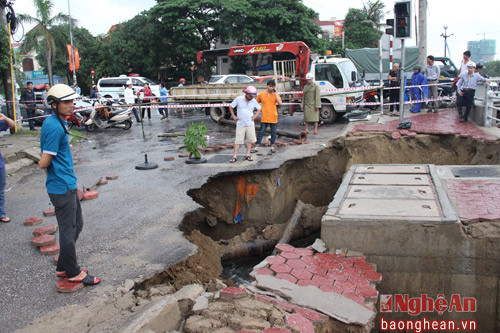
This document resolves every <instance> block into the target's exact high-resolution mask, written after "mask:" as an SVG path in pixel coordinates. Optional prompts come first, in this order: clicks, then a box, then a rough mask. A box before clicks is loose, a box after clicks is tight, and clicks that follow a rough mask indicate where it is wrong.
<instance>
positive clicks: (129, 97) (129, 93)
mask: <svg viewBox="0 0 500 333" xmlns="http://www.w3.org/2000/svg"><path fill="white" fill-rule="evenodd" d="M123 96H124V97H125V103H127V105H133V104H135V96H134V89H132V81H127V88H125V90H124V91H123ZM132 112H133V113H134V116H135V119H136V120H137V122H138V123H140V122H141V121H142V120H141V119H140V118H139V113H138V112H137V109H136V108H134V107H132Z"/></svg>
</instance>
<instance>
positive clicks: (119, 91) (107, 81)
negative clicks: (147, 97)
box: [97, 75, 160, 100]
mask: <svg viewBox="0 0 500 333" xmlns="http://www.w3.org/2000/svg"><path fill="white" fill-rule="evenodd" d="M128 81H132V89H133V90H134V93H137V92H138V91H139V90H140V89H142V88H143V87H144V84H145V83H148V84H149V88H151V91H152V92H153V95H154V96H160V86H159V85H158V84H156V83H155V82H154V81H152V80H150V79H148V78H145V77H142V76H135V75H133V76H132V75H131V76H127V75H120V76H119V77H106V78H101V79H99V81H98V82H97V90H98V91H99V95H101V96H102V97H105V98H113V99H115V100H118V99H120V98H123V91H124V90H125V88H126V86H127V82H128Z"/></svg>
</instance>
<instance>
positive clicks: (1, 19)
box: [0, 0, 15, 133]
mask: <svg viewBox="0 0 500 333" xmlns="http://www.w3.org/2000/svg"><path fill="white" fill-rule="evenodd" d="M6 6H7V1H6V0H0V27H1V28H2V29H4V30H5V33H6V34H8V31H9V27H8V25H7V19H6V17H5V7H6ZM8 37H9V38H10V36H8ZM1 75H2V79H3V85H4V92H5V99H6V100H7V101H9V100H11V99H12V96H14V94H13V90H12V86H13V82H14V81H13V80H14V78H13V77H12V75H11V70H10V68H9V67H6V68H4V69H3V70H2V71H1ZM14 89H15V88H14ZM14 112H15V110H14V102H11V103H7V116H8V117H9V118H11V119H14ZM13 130H14V129H11V133H13Z"/></svg>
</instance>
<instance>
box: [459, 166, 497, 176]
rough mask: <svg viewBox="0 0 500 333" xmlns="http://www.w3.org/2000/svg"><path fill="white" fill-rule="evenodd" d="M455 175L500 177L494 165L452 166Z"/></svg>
mask: <svg viewBox="0 0 500 333" xmlns="http://www.w3.org/2000/svg"><path fill="white" fill-rule="evenodd" d="M451 172H453V175H454V176H455V177H500V173H499V172H498V170H497V169H496V168H493V167H470V168H451Z"/></svg>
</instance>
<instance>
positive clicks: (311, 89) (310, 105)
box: [302, 73, 321, 135]
mask: <svg viewBox="0 0 500 333" xmlns="http://www.w3.org/2000/svg"><path fill="white" fill-rule="evenodd" d="M306 82H307V84H306V85H305V86H304V88H303V93H302V111H303V112H304V123H305V125H306V133H309V126H308V123H314V135H316V134H318V122H319V109H320V108H321V96H320V93H319V87H318V86H317V85H316V84H314V83H313V75H312V73H307V74H306Z"/></svg>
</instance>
